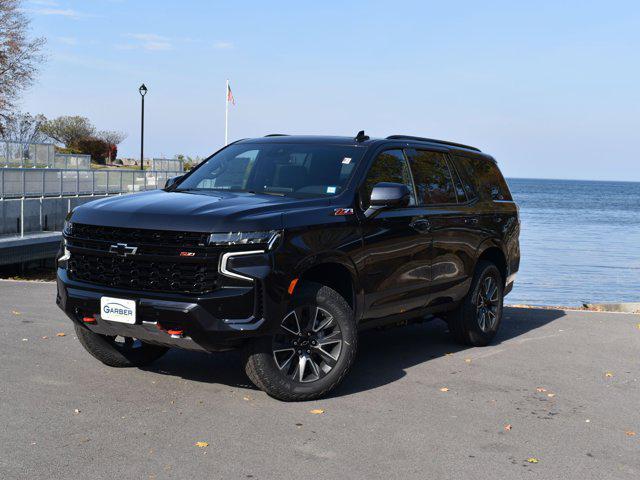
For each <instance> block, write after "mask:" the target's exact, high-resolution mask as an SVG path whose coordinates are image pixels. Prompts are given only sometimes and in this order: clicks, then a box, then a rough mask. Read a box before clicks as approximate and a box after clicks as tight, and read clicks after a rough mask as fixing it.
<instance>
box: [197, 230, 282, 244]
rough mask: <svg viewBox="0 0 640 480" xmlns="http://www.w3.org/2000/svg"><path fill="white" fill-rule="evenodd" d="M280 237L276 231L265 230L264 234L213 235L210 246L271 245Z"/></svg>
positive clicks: (234, 233) (231, 233)
mask: <svg viewBox="0 0 640 480" xmlns="http://www.w3.org/2000/svg"><path fill="white" fill-rule="evenodd" d="M278 235H279V232H278V231H276V230H265V231H262V232H226V233H212V234H211V235H210V236H209V245H255V244H259V243H262V244H270V243H271V242H272V241H274V240H275V239H276V238H277V236H278Z"/></svg>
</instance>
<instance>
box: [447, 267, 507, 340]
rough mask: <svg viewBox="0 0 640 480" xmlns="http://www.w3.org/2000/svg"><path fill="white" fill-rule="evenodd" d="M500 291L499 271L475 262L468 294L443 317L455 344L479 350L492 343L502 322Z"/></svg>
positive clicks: (501, 294) (501, 289)
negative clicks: (488, 287)
mask: <svg viewBox="0 0 640 480" xmlns="http://www.w3.org/2000/svg"><path fill="white" fill-rule="evenodd" d="M488 284H490V285H492V286H491V287H490V291H489V292H487V291H486V288H487V285H488ZM494 289H495V291H494ZM503 290H504V283H503V280H502V275H501V274H500V270H498V268H497V267H496V266H495V265H494V264H493V263H491V262H487V261H484V260H481V261H480V262H478V265H477V266H476V271H475V273H474V275H473V280H472V282H471V287H470V289H469V293H467V296H466V297H465V298H464V299H463V300H462V302H461V304H460V305H459V306H458V308H457V309H456V310H454V311H452V312H451V313H449V314H448V315H447V323H448V324H449V330H450V331H451V333H452V334H453V336H454V338H455V339H456V341H458V342H459V343H461V344H463V345H471V346H474V347H483V346H485V345H488V344H489V343H490V342H491V340H493V338H494V337H495V336H496V333H497V332H498V328H500V323H501V322H502V301H503ZM488 294H490V295H489V296H490V298H487V295H488ZM483 314H484V320H483Z"/></svg>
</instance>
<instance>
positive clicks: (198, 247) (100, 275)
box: [67, 224, 219, 294]
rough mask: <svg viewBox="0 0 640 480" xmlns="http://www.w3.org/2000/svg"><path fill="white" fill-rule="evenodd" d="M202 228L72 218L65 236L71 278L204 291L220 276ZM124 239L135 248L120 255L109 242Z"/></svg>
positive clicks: (153, 288)
mask: <svg viewBox="0 0 640 480" xmlns="http://www.w3.org/2000/svg"><path fill="white" fill-rule="evenodd" d="M207 235H208V234H206V233H192V232H172V231H156V230H146V229H133V228H116V227H103V226H93V225H83V224H74V225H73V232H72V234H71V235H69V236H67V247H68V249H69V251H70V252H71V258H70V259H69V263H68V274H69V277H70V278H71V279H75V280H78V281H83V282H88V283H92V284H96V285H104V286H108V287H114V288H125V289H131V290H143V291H152V292H175V293H186V294H202V293H206V292H210V291H212V290H214V289H215V288H216V286H217V279H218V256H219V252H218V251H217V249H215V248H210V247H206V246H205V244H206V239H207ZM119 243H126V244H127V245H128V246H130V247H136V248H137V251H136V253H135V254H132V255H127V256H119V255H117V254H115V253H112V252H110V249H111V246H112V245H116V244H119Z"/></svg>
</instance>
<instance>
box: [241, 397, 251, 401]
mask: <svg viewBox="0 0 640 480" xmlns="http://www.w3.org/2000/svg"><path fill="white" fill-rule="evenodd" d="M242 399H243V400H246V401H247V402H248V401H249V400H251V399H250V398H249V397H242Z"/></svg>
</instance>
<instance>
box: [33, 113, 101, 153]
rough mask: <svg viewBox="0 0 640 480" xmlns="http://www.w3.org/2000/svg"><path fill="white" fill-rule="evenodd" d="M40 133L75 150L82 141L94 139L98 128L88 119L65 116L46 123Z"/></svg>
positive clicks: (41, 127)
mask: <svg viewBox="0 0 640 480" xmlns="http://www.w3.org/2000/svg"><path fill="white" fill-rule="evenodd" d="M40 131H41V132H43V133H44V134H45V135H47V136H49V137H51V138H53V139H54V140H55V141H56V142H59V143H62V144H63V145H64V146H65V147H67V148H69V147H71V148H73V147H75V146H77V145H78V143H79V142H81V141H86V140H87V139H93V137H94V135H95V132H96V128H95V127H94V126H93V124H92V123H91V120H89V119H88V118H86V117H80V116H77V115H76V116H68V115H63V116H61V117H58V118H54V119H52V120H47V121H46V122H44V123H43V124H42V125H41V126H40Z"/></svg>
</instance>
